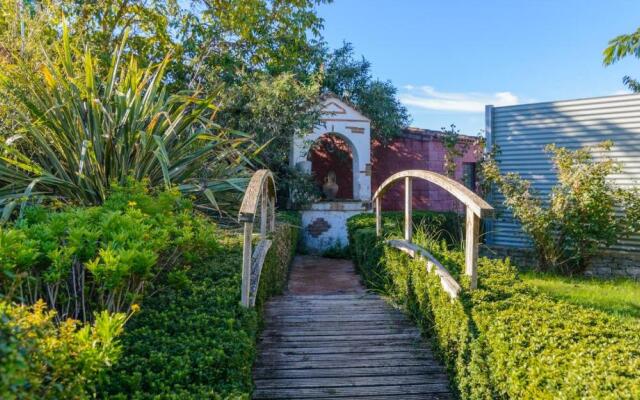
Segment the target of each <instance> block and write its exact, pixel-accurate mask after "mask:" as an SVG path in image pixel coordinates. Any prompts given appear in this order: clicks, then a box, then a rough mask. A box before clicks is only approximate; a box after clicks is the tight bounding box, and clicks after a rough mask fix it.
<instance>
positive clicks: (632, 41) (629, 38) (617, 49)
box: [602, 28, 640, 93]
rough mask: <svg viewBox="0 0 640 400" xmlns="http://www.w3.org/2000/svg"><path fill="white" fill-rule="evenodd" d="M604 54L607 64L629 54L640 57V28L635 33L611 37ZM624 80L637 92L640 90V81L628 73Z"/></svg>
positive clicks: (604, 60)
mask: <svg viewBox="0 0 640 400" xmlns="http://www.w3.org/2000/svg"><path fill="white" fill-rule="evenodd" d="M602 55H603V63H604V65H605V66H609V65H611V64H614V63H616V62H618V61H620V60H622V59H623V58H626V57H628V56H633V57H635V58H640V28H638V29H637V30H636V31H635V32H633V33H630V34H625V35H619V36H616V37H615V38H613V39H611V40H610V41H609V46H607V48H606V49H604V51H603V52H602ZM622 82H623V83H624V84H625V85H627V87H628V88H629V89H631V90H632V91H634V92H635V93H638V92H640V82H638V81H637V80H636V79H634V78H632V77H630V76H628V75H627V76H625V77H623V78H622Z"/></svg>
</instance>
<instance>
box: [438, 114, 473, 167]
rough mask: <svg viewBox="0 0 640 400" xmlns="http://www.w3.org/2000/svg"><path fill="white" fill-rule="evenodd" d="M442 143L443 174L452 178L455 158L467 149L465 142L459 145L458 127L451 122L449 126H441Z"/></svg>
mask: <svg viewBox="0 0 640 400" xmlns="http://www.w3.org/2000/svg"><path fill="white" fill-rule="evenodd" d="M440 137H441V138H442V145H443V146H444V149H445V153H444V165H443V170H444V172H445V174H446V175H447V176H448V177H449V178H452V179H454V178H455V174H456V158H459V157H462V155H463V154H464V153H465V151H467V146H468V144H467V143H464V144H462V145H460V129H457V128H456V125H455V124H451V125H450V126H449V128H448V129H447V128H445V127H443V128H442V135H441V136H440Z"/></svg>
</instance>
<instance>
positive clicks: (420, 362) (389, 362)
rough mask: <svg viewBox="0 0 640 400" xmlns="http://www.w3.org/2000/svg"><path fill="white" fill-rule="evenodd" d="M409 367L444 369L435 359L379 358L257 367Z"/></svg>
mask: <svg viewBox="0 0 640 400" xmlns="http://www.w3.org/2000/svg"><path fill="white" fill-rule="evenodd" d="M409 366H426V367H434V368H435V367H438V368H442V366H441V365H440V363H439V362H437V361H436V360H435V359H433V358H429V357H423V358H391V359H389V358H377V359H354V358H351V359H346V360H313V361H293V360H288V361H287V362H279V363H269V362H264V360H262V361H261V360H258V362H257V363H256V365H255V368H256V370H259V369H269V370H274V371H275V370H289V369H304V370H307V371H308V370H315V369H325V368H344V369H350V368H373V367H377V368H382V367H393V368H398V367H409Z"/></svg>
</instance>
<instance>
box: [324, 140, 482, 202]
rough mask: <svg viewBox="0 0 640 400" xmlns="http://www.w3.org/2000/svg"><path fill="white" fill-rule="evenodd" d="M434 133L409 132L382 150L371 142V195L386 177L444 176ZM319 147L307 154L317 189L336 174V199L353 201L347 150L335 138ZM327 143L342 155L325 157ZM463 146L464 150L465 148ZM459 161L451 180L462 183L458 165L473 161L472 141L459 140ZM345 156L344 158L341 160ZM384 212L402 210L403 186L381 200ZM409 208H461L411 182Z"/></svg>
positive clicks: (439, 193) (441, 148)
mask: <svg viewBox="0 0 640 400" xmlns="http://www.w3.org/2000/svg"><path fill="white" fill-rule="evenodd" d="M438 133H439V132H435V131H423V130H417V129H409V130H408V131H405V132H404V133H403V134H402V135H401V136H399V137H398V138H396V139H394V140H393V141H392V142H391V143H389V144H387V145H386V146H383V145H381V144H380V143H378V142H376V141H374V142H373V143H372V146H371V163H372V176H371V193H372V194H373V193H374V192H375V191H376V189H378V187H379V186H380V184H381V183H382V182H383V181H384V180H385V179H387V178H388V177H389V176H391V175H393V174H395V173H396V172H400V171H403V170H405V169H426V170H429V171H434V172H438V173H441V174H444V155H445V149H444V146H443V145H442V141H441V140H440V139H439V138H438ZM320 140H321V141H322V144H323V146H315V147H314V149H313V150H312V151H311V163H312V171H313V173H314V176H315V179H316V182H318V185H322V183H323V182H324V178H325V177H326V176H327V173H328V172H329V171H330V170H333V171H335V172H336V177H337V183H338V186H339V189H338V195H337V197H338V198H341V199H351V198H353V175H352V158H351V150H350V149H349V146H348V145H347V144H346V142H344V141H343V140H342V139H340V138H338V137H337V136H323V137H322V138H321V139H320ZM329 141H331V142H332V145H333V146H334V147H335V148H338V149H340V151H341V152H343V153H342V154H341V155H338V153H336V152H334V153H333V154H330V153H328V152H327V151H326V150H325V149H324V145H326V144H328V143H329ZM465 144H466V146H465ZM465 147H466V151H465V152H464V154H463V156H462V157H459V158H458V159H457V160H456V166H457V168H456V172H455V179H456V180H458V181H462V174H463V169H462V164H463V163H465V162H475V161H477V157H478V152H477V151H475V148H474V146H473V139H472V138H469V137H463V138H462V139H461V144H460V145H459V149H461V150H462V149H464V148H465ZM345 154H347V155H346V156H345ZM382 207H383V209H384V210H389V211H391V210H402V209H403V207H404V184H403V183H397V184H396V186H394V187H393V188H392V189H390V190H389V191H388V192H387V193H386V194H385V196H384V200H383V204H382ZM413 208H414V209H416V210H433V211H459V212H462V211H463V210H464V208H463V207H462V203H460V202H459V201H458V200H456V199H455V198H454V197H453V196H451V195H450V194H449V193H447V192H446V191H444V190H442V189H440V188H439V187H438V186H436V185H434V184H431V183H428V182H425V181H421V180H414V182H413Z"/></svg>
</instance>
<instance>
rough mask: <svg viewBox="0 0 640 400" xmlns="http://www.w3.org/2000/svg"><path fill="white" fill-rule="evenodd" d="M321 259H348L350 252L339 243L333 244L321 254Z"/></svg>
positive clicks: (347, 247)
mask: <svg viewBox="0 0 640 400" xmlns="http://www.w3.org/2000/svg"><path fill="white" fill-rule="evenodd" d="M322 257H324V258H337V259H342V258H350V257H351V251H350V250H349V246H341V245H340V244H339V243H336V244H334V245H333V246H331V247H329V248H328V249H326V250H325V251H324V252H323V253H322Z"/></svg>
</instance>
